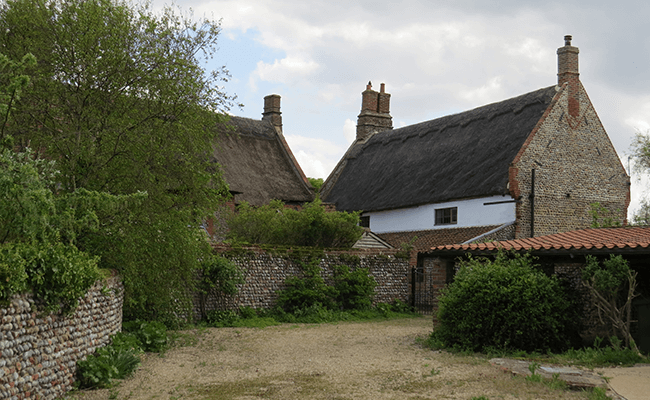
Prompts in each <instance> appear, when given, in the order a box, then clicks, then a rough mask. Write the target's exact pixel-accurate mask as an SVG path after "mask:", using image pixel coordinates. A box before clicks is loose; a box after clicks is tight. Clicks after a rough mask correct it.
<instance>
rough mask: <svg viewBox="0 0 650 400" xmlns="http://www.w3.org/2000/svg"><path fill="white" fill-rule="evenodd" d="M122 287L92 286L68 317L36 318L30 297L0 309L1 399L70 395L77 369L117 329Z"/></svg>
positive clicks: (116, 282)
mask: <svg viewBox="0 0 650 400" xmlns="http://www.w3.org/2000/svg"><path fill="white" fill-rule="evenodd" d="M123 300H124V287H123V285H122V282H121V279H120V278H119V277H118V276H113V277H110V278H107V279H105V280H104V281H102V282H97V283H96V284H95V285H94V286H93V287H92V288H91V289H90V290H89V291H88V293H87V294H86V295H85V296H84V297H83V298H82V299H80V301H79V305H78V306H77V308H76V309H75V310H74V311H73V312H72V313H71V314H69V315H63V314H57V313H53V314H49V315H41V314H39V312H38V311H37V310H36V307H35V302H34V299H33V297H32V295H31V293H28V294H23V295H15V296H13V297H12V298H11V300H10V303H9V305H8V306H6V307H4V308H0V322H1V323H0V354H1V356H2V357H1V358H0V398H2V399H42V400H49V399H57V398H60V397H62V396H63V395H64V394H65V393H66V392H67V391H69V390H70V389H72V384H73V382H74V378H75V372H76V363H77V360H80V359H82V358H84V357H86V356H87V355H88V354H92V353H93V352H94V351H95V350H96V349H97V348H98V347H101V346H104V345H106V344H107V343H108V342H109V340H110V336H111V335H113V334H115V333H117V332H118V331H120V330H121V328H122V304H123Z"/></svg>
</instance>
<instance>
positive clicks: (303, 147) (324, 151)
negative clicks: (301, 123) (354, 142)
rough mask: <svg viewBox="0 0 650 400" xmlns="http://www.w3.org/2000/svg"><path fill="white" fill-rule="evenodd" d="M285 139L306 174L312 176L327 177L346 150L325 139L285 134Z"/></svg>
mask: <svg viewBox="0 0 650 400" xmlns="http://www.w3.org/2000/svg"><path fill="white" fill-rule="evenodd" d="M285 139H286V140H287V143H288V144H289V147H290V148H291V151H292V152H293V154H294V155H295V157H296V160H298V164H300V167H301V168H302V170H303V171H304V172H305V175H307V176H308V177H311V178H323V179H325V178H327V176H328V175H329V173H330V172H331V171H332V170H333V169H334V167H335V166H336V164H337V163H338V162H339V160H340V159H341V157H342V156H343V154H344V153H345V150H346V149H345V148H343V147H341V146H339V145H337V144H335V143H334V142H332V141H329V140H325V139H315V138H309V137H305V136H300V135H285Z"/></svg>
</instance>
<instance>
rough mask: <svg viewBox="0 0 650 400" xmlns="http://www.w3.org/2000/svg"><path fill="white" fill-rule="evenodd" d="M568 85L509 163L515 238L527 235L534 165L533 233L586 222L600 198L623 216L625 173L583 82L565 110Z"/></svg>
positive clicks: (626, 196) (561, 229)
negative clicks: (575, 103)
mask: <svg viewBox="0 0 650 400" xmlns="http://www.w3.org/2000/svg"><path fill="white" fill-rule="evenodd" d="M568 89H569V85H566V84H565V85H564V86H563V87H562V88H560V92H559V93H558V96H556V99H555V103H554V104H553V105H552V107H550V108H549V111H548V112H547V114H546V115H545V116H544V117H543V118H542V120H541V122H540V124H539V125H538V126H537V127H536V128H535V130H534V131H533V133H532V134H531V136H530V138H529V140H528V141H527V142H526V144H525V145H524V146H523V148H522V150H521V151H520V153H519V154H518V155H517V157H516V158H515V161H514V163H513V165H512V166H511V174H510V188H511V191H513V196H514V197H515V198H520V200H521V202H519V203H518V204H517V211H516V212H517V221H518V224H517V228H516V238H517V239H519V238H526V237H530V236H531V229H530V227H531V211H530V210H531V201H530V197H529V196H530V194H531V181H532V172H531V171H532V170H533V169H535V198H534V199H535V200H534V209H535V217H534V218H535V220H534V227H535V228H534V230H535V231H534V235H535V236H542V235H547V234H553V233H558V232H566V231H570V230H574V229H581V228H588V227H590V225H591V223H592V219H591V216H590V215H589V211H590V210H591V207H590V204H591V203H595V202H599V203H600V204H601V205H602V206H604V207H606V208H607V209H609V210H610V211H611V212H613V216H614V219H615V220H618V221H619V222H624V221H625V217H626V213H627V206H628V204H629V177H628V176H627V173H626V172H625V169H624V168H623V165H622V164H621V161H620V160H619V158H618V155H617V153H616V151H615V149H614V147H613V146H612V144H611V142H610V140H609V137H608V136H607V133H606V132H605V129H604V128H603V126H602V124H601V122H600V120H599V118H598V115H597V114H596V111H595V110H594V107H593V105H592V104H591V101H590V100H589V98H588V96H587V93H586V92H585V90H584V88H583V87H582V85H580V86H579V91H578V94H577V98H578V100H579V102H580V107H579V110H580V112H579V114H578V115H577V116H572V115H570V113H569V112H568V110H569V97H570V96H569V90H568Z"/></svg>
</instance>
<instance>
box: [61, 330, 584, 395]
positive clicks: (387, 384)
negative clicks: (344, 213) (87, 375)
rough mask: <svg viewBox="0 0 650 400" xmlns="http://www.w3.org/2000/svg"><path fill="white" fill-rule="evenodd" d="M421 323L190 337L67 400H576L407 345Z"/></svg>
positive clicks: (480, 362)
mask: <svg viewBox="0 0 650 400" xmlns="http://www.w3.org/2000/svg"><path fill="white" fill-rule="evenodd" d="M430 331H431V320H430V318H416V319H400V320H393V321H382V322H363V323H338V324H322V325H304V324H293V325H292V324H285V325H281V326H276V327H267V328H264V329H254V328H221V329H214V328H211V329H207V330H203V331H197V332H190V333H189V334H188V337H189V338H191V339H193V340H192V341H193V343H192V345H190V346H185V347H178V348H174V349H171V350H169V351H168V352H167V353H166V354H165V355H164V356H158V355H147V356H146V357H145V358H144V360H143V364H142V366H141V367H140V369H139V370H138V372H137V373H136V374H135V376H134V377H132V378H130V379H127V380H125V381H122V382H120V383H119V385H117V386H116V387H115V388H113V389H104V390H96V391H88V392H77V393H73V394H71V396H70V397H71V398H75V399H88V400H90V399H92V400H94V399H215V400H217V399H246V400H250V399H368V400H370V399H373V400H374V399H472V398H473V397H477V398H478V397H480V396H485V397H486V398H488V399H586V398H587V397H586V395H585V394H584V393H579V392H563V391H557V390H554V389H550V388H548V387H547V386H545V385H542V384H539V383H537V384H535V383H531V382H527V381H525V380H524V379H523V378H513V377H512V376H511V375H509V374H506V373H504V372H502V371H501V370H499V369H498V368H495V367H493V366H491V365H490V364H489V363H488V361H487V360H485V359H481V358H476V357H472V356H456V355H451V354H447V353H444V352H443V353H440V352H433V351H431V350H429V349H424V348H422V347H421V346H419V345H418V344H417V343H416V338H418V337H425V336H427V335H428V334H429V332H430Z"/></svg>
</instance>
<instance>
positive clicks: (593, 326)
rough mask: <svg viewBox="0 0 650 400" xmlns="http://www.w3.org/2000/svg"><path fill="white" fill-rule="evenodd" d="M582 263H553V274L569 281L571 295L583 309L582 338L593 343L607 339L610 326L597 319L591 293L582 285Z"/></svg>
mask: <svg viewBox="0 0 650 400" xmlns="http://www.w3.org/2000/svg"><path fill="white" fill-rule="evenodd" d="M583 267H584V264H583V263H579V262H575V263H555V266H554V269H555V274H556V275H557V276H558V277H559V278H562V279H566V280H567V281H569V284H570V285H571V290H572V292H573V294H574V295H575V296H576V297H578V298H579V299H581V302H582V304H583V306H584V307H583V309H582V310H581V312H580V315H582V323H583V332H582V337H583V338H584V339H585V341H587V342H591V341H593V340H594V339H595V338H596V337H597V336H599V337H607V336H609V334H610V333H611V326H610V325H608V324H603V323H601V322H600V319H599V318H598V310H597V308H596V306H595V305H594V303H593V299H592V297H591V293H589V290H588V289H587V288H586V287H585V286H584V285H583V284H582V278H581V274H582V268H583Z"/></svg>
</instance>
